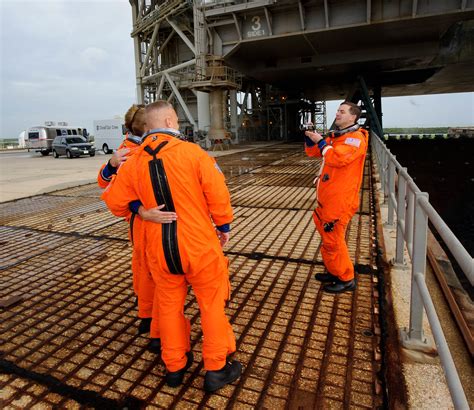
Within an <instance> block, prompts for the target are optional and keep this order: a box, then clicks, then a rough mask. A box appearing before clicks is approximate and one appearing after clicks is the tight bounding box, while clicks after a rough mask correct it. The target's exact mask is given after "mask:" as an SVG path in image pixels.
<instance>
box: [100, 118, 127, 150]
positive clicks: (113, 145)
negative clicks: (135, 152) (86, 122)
mask: <svg viewBox="0 0 474 410" xmlns="http://www.w3.org/2000/svg"><path fill="white" fill-rule="evenodd" d="M126 131H127V130H126V128H125V125H124V124H123V118H113V119H111V120H96V121H94V142H95V147H96V149H98V150H99V149H101V150H102V151H104V153H105V154H111V153H112V152H113V151H114V150H117V149H118V147H119V146H120V144H121V143H122V141H123V140H124V139H125V136H126Z"/></svg>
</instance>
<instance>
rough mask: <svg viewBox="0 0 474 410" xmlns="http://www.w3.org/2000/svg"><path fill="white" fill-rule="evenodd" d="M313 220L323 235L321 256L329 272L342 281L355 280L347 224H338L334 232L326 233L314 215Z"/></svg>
mask: <svg viewBox="0 0 474 410" xmlns="http://www.w3.org/2000/svg"><path fill="white" fill-rule="evenodd" d="M313 220H314V223H315V225H316V228H317V230H318V232H319V234H320V235H321V239H322V242H323V244H322V246H321V255H322V257H323V262H324V265H325V266H326V269H327V270H328V272H329V273H331V274H332V275H334V276H337V277H338V278H339V279H340V280H342V281H348V280H352V279H354V265H353V263H352V260H351V258H350V256H349V250H348V249H347V244H346V238H345V236H346V228H347V224H345V223H341V222H337V223H336V224H335V225H334V230H333V231H332V232H325V231H324V229H323V224H322V222H321V221H320V220H319V218H318V217H317V216H316V215H315V214H314V213H313Z"/></svg>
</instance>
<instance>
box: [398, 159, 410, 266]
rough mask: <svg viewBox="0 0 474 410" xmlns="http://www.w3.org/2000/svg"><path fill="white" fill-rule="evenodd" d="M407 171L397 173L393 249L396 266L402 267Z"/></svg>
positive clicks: (403, 261)
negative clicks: (395, 224)
mask: <svg viewBox="0 0 474 410" xmlns="http://www.w3.org/2000/svg"><path fill="white" fill-rule="evenodd" d="M406 171H407V169H406V168H402V170H401V171H400V172H399V173H398V193H397V243H396V249H395V263H396V264H398V265H404V264H405V260H404V258H403V252H404V249H405V232H406V230H407V225H406V223H405V215H406V198H405V197H406V193H407V180H406V178H405V175H404V173H405V172H406Z"/></svg>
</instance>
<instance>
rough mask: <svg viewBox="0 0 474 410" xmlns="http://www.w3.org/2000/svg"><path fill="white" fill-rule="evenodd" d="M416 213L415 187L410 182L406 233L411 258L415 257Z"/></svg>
mask: <svg viewBox="0 0 474 410" xmlns="http://www.w3.org/2000/svg"><path fill="white" fill-rule="evenodd" d="M414 213H415V192H413V187H411V186H410V184H408V191H407V212H406V223H405V234H406V242H407V248H408V254H409V255H410V258H413V220H414Z"/></svg>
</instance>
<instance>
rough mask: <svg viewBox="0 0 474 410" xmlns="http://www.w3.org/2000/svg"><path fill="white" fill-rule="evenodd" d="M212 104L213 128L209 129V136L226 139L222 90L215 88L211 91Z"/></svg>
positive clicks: (214, 138)
mask: <svg viewBox="0 0 474 410" xmlns="http://www.w3.org/2000/svg"><path fill="white" fill-rule="evenodd" d="M210 103H211V104H210V105H211V129H210V130H209V138H210V139H213V140H216V139H222V140H223V139H224V138H225V130H224V118H223V116H222V111H223V110H222V107H223V106H222V90H220V89H215V90H212V91H211V93H210Z"/></svg>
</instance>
